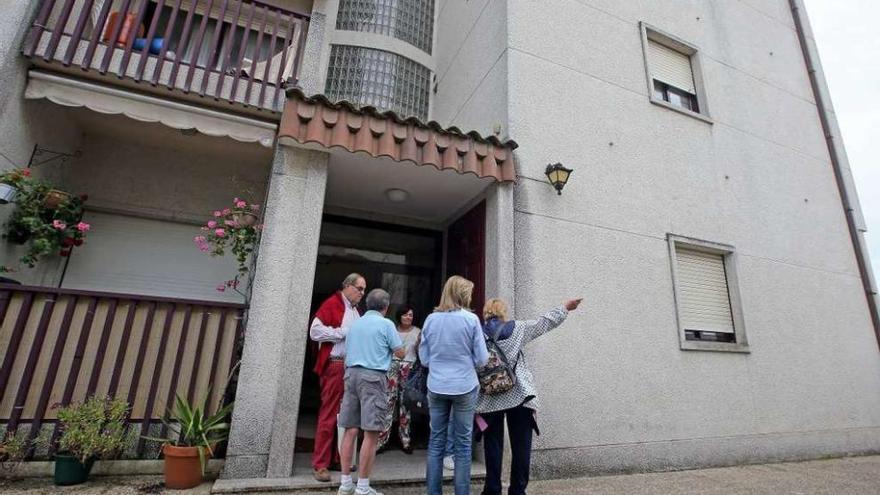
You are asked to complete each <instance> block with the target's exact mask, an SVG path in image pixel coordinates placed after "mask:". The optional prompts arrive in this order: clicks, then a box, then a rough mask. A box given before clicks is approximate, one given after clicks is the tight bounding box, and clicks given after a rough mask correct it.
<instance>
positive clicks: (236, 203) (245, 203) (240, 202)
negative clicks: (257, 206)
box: [235, 201, 247, 208]
mask: <svg viewBox="0 0 880 495" xmlns="http://www.w3.org/2000/svg"><path fill="white" fill-rule="evenodd" d="M245 206H247V202H245V201H236V202H235V207H236V208H244V207H245Z"/></svg>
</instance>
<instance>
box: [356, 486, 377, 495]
mask: <svg viewBox="0 0 880 495" xmlns="http://www.w3.org/2000/svg"><path fill="white" fill-rule="evenodd" d="M354 493H355V495H382V492H377V491H376V489H375V488H373V487H372V486H371V487H370V489H369V490H367V491H365V492H362V491H360V490H357V491H355V492H354Z"/></svg>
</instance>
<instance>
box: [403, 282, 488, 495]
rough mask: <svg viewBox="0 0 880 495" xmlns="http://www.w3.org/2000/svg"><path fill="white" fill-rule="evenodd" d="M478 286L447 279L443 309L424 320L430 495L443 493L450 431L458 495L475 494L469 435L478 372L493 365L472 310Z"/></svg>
mask: <svg viewBox="0 0 880 495" xmlns="http://www.w3.org/2000/svg"><path fill="white" fill-rule="evenodd" d="M473 290H474V283H473V282H471V281H470V280H468V279H466V278H464V277H459V276H458V275H455V276H452V277H449V280H447V281H446V285H445V286H444V287H443V293H442V295H441V297H440V304H439V305H438V306H437V307H436V308H434V312H433V313H431V314H430V315H428V318H427V319H425V324H424V326H423V328H422V341H421V344H420V345H419V359H420V360H421V362H422V364H423V365H424V366H426V367H427V368H428V408H429V410H430V415H431V437H430V441H429V442H428V465H427V468H426V477H427V485H428V495H440V494H442V493H443V486H442V484H443V454H444V451H445V447H446V435H447V427H448V426H449V425H450V424H451V425H452V445H453V454H454V457H455V476H454V480H455V495H468V494H469V493H470V488H471V434H472V432H473V424H474V409H475V407H476V404H477V397H478V394H479V391H480V387H479V381H478V380H477V372H476V369H475V368H476V367H479V366H483V365H485V364H486V362H487V361H488V360H489V352H488V351H487V350H486V341H485V339H484V338H483V332H482V330H481V328H480V327H481V326H480V320H479V318H477V315H475V314H473V313H472V312H471V311H470V310H469V309H468V308H469V306H470V304H471V294H472V293H473Z"/></svg>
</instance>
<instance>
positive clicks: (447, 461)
mask: <svg viewBox="0 0 880 495" xmlns="http://www.w3.org/2000/svg"><path fill="white" fill-rule="evenodd" d="M443 469H445V470H447V471H455V459H453V458H452V456H451V455H448V456H446V457H444V458H443Z"/></svg>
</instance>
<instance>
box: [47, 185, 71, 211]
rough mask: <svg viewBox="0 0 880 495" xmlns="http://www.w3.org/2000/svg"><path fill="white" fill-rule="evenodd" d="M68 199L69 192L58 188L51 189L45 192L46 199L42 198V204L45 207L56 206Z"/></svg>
mask: <svg viewBox="0 0 880 495" xmlns="http://www.w3.org/2000/svg"><path fill="white" fill-rule="evenodd" d="M69 200H70V193H66V192H64V191H59V190H58V189H52V190H51V191H49V192H48V193H46V199H44V200H43V204H44V205H45V206H46V208H58V205H60V204H61V203H64V202H65V201H69Z"/></svg>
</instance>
